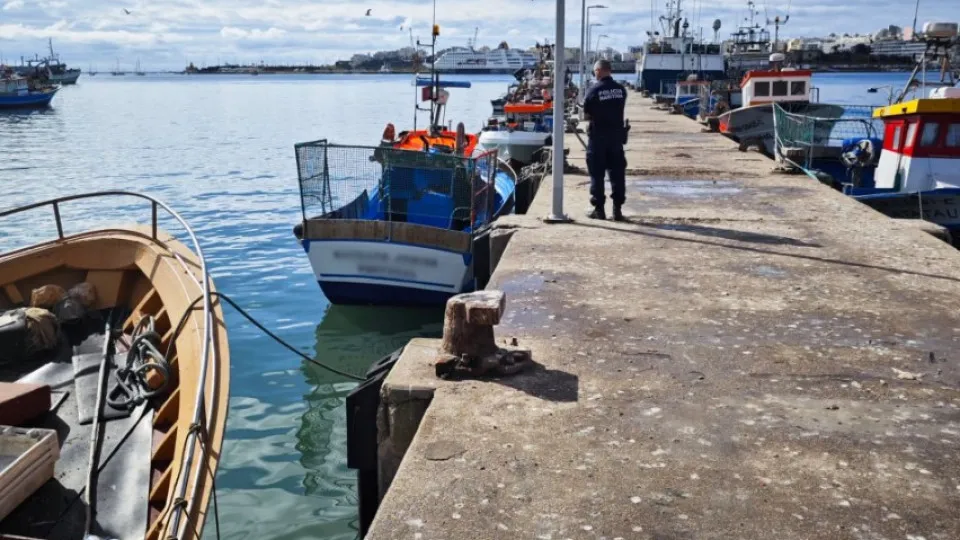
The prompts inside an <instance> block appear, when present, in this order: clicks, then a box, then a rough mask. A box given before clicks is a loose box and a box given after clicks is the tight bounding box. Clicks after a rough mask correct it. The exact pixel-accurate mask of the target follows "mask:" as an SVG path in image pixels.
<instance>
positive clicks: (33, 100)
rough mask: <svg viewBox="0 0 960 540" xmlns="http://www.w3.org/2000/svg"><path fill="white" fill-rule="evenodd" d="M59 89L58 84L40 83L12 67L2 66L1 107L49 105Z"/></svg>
mask: <svg viewBox="0 0 960 540" xmlns="http://www.w3.org/2000/svg"><path fill="white" fill-rule="evenodd" d="M58 90H60V87H59V86H57V85H38V84H37V83H35V82H34V81H33V80H32V79H28V78H27V77H24V76H22V75H18V74H16V73H14V71H13V70H12V69H9V68H0V109H18V108H41V107H47V106H48V105H50V101H51V100H52V99H53V96H55V95H56V94H57V91H58Z"/></svg>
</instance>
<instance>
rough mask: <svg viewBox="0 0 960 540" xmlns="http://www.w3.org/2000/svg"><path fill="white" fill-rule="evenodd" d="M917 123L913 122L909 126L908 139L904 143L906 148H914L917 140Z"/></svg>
mask: <svg viewBox="0 0 960 540" xmlns="http://www.w3.org/2000/svg"><path fill="white" fill-rule="evenodd" d="M917 125H918V124H917V123H916V122H913V123H912V124H909V125H908V126H907V139H906V140H905V141H903V147H904V148H912V147H913V145H914V141H915V140H916V138H917Z"/></svg>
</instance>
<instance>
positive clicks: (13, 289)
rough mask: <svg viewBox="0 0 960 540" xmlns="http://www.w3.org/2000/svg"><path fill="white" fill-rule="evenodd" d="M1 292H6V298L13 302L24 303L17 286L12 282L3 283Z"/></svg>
mask: <svg viewBox="0 0 960 540" xmlns="http://www.w3.org/2000/svg"><path fill="white" fill-rule="evenodd" d="M3 292H4V293H6V295H7V298H8V299H9V300H10V302H12V303H14V304H16V305H23V304H24V303H25V302H24V299H23V295H22V294H20V290H19V289H17V286H16V285H14V284H13V283H8V284H6V285H4V286H3Z"/></svg>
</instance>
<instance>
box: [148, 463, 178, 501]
mask: <svg viewBox="0 0 960 540" xmlns="http://www.w3.org/2000/svg"><path fill="white" fill-rule="evenodd" d="M174 468H175V467H172V466H168V467H167V468H166V469H164V471H163V474H161V475H160V479H159V480H157V481H156V482H154V484H153V486H152V487H151V488H150V498H149V501H150V502H152V503H153V502H160V501H165V500H167V492H168V491H169V490H170V476H171V471H173V469H174Z"/></svg>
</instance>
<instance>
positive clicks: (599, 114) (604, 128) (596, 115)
mask: <svg viewBox="0 0 960 540" xmlns="http://www.w3.org/2000/svg"><path fill="white" fill-rule="evenodd" d="M626 104H627V90H626V89H625V88H624V87H623V86H622V85H621V84H619V83H618V82H617V81H614V80H613V77H610V76H607V77H604V78H602V79H600V82H598V83H597V84H596V85H595V86H594V87H593V88H591V89H590V91H589V92H587V95H586V97H585V98H584V100H583V110H584V112H586V113H587V114H588V115H589V116H590V128H589V131H588V133H589V135H590V138H591V139H598V140H602V141H603V142H611V143H612V142H617V143H620V144H623V143H624V140H623V139H624V135H625V134H626V133H625V132H624V129H623V108H624V107H625V106H626Z"/></svg>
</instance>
